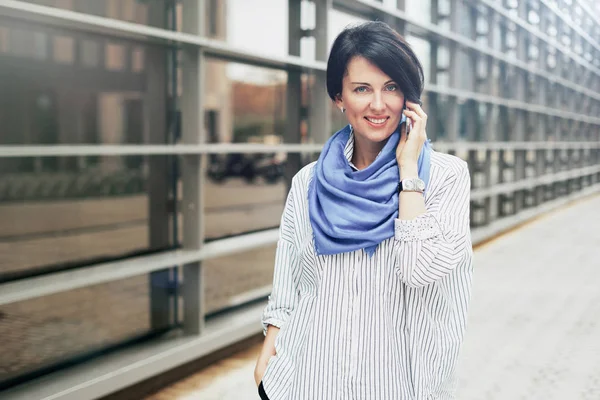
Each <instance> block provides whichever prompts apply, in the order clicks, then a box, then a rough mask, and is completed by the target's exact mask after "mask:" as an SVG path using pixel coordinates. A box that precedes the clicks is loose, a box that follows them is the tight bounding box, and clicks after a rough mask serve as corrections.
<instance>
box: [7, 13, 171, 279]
mask: <svg viewBox="0 0 600 400" xmlns="http://www.w3.org/2000/svg"><path fill="white" fill-rule="evenodd" d="M63 4H66V3H63ZM36 29H37V28H36V26H35V25H33V26H30V27H28V31H24V30H22V29H17V28H14V27H13V26H12V25H11V26H10V27H9V26H5V27H4V29H3V30H2V31H3V32H4V34H5V36H8V37H9V38H10V40H9V44H10V45H11V46H9V47H8V48H6V49H5V50H6V51H4V52H2V53H1V54H0V57H2V60H3V69H6V70H7V73H6V74H3V75H2V76H1V77H0V86H1V87H2V90H1V91H0V126H2V127H3V133H2V135H0V145H7V144H12V145H42V144H144V143H167V142H168V136H169V132H168V130H167V126H168V118H167V113H166V109H167V106H168V104H167V97H166V93H165V89H164V88H165V80H166V79H167V78H166V76H167V71H166V67H163V66H164V64H165V63H164V60H165V57H166V51H167V50H166V49H161V48H156V47H153V48H152V49H151V50H150V49H149V48H147V47H144V46H141V45H139V44H133V43H129V42H125V41H114V40H111V41H110V42H109V41H107V40H106V38H104V37H101V36H90V35H86V36H85V39H84V38H83V37H82V36H80V35H78V34H76V33H60V35H56V34H54V33H46V34H47V35H48V36H47V37H46V38H47V39H48V40H47V42H48V43H53V45H52V47H51V48H52V49H53V51H52V52H47V53H46V57H45V58H40V57H30V54H28V53H26V52H25V51H24V50H22V47H23V46H22V45H23V44H24V43H26V42H27V41H28V40H29V38H30V37H36V35H37V34H38V33H39V32H37V31H36ZM17 44H18V45H19V47H17V48H15V47H14V45H17ZM77 48H79V49H80V50H81V51H76V50H75V49H77ZM113 53H114V54H113ZM40 54H42V53H40ZM128 54H129V55H131V54H137V56H136V57H134V58H133V59H132V58H129V57H128ZM133 60H136V61H135V62H132V61H133ZM146 63H147V64H146ZM134 65H135V66H136V68H135V69H134V68H133V66H134ZM148 65H150V66H151V67H148ZM149 73H152V79H150V78H149ZM161 110H163V112H161ZM169 168H170V162H169V159H167V158H166V157H144V156H126V157H122V156H70V157H26V158H0V170H1V171H2V174H0V218H2V221H3V223H2V224H1V226H0V251H1V254H0V280H6V279H12V278H16V277H19V276H22V275H30V274H37V273H40V272H43V271H47V270H49V269H51V270H54V269H62V268H66V267H72V266H76V265H82V264H87V263H90V262H95V261H100V260H106V259H112V258H119V257H123V256H125V255H128V254H134V253H139V252H146V251H150V250H155V249H159V248H165V247H168V246H169V245H170V242H169V239H168V233H167V234H166V238H165V239H164V240H162V241H161V240H158V241H157V240H154V239H153V240H150V239H149V237H150V236H151V235H150V232H154V231H157V230H158V231H160V230H161V229H165V227H167V228H166V231H167V232H168V221H169V214H168V211H167V206H166V204H167V200H166V198H167V196H168V192H169V183H168V182H169V177H170V175H169ZM154 205H156V207H154ZM151 206H152V209H153V210H156V212H158V213H159V214H160V215H158V214H157V215H152V216H151V215H150V211H149V210H150V208H151ZM150 221H152V223H151V222H150ZM151 225H152V226H151ZM155 236H156V235H155Z"/></svg>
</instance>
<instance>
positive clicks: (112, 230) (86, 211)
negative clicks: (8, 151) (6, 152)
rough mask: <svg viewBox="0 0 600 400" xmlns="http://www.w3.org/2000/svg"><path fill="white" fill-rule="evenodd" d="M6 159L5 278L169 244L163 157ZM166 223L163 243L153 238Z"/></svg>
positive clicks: (1, 250) (0, 207)
mask: <svg viewBox="0 0 600 400" xmlns="http://www.w3.org/2000/svg"><path fill="white" fill-rule="evenodd" d="M0 163H1V164H3V165H2V170H3V172H4V173H3V174H2V175H1V176H0V218H1V219H2V221H3V223H2V224H1V226H0V281H4V280H10V279H15V278H19V277H23V276H28V275H32V274H38V273H42V272H46V271H51V270H59V269H64V268H68V267H73V266H76V265H82V264H89V263H91V262H98V261H102V260H107V259H111V258H120V257H123V256H126V255H131V254H136V253H143V252H146V251H149V250H152V249H161V248H166V247H168V246H169V237H168V231H169V222H168V217H169V216H168V211H167V208H166V202H167V199H166V197H167V195H165V193H164V191H167V192H168V190H169V188H168V186H167V182H166V180H167V173H166V171H165V172H164V173H162V174H161V173H160V168H161V167H163V166H164V164H165V162H164V161H162V160H158V159H156V157H152V159H150V160H149V158H146V157H104V156H102V157H60V158H46V159H44V158H16V159H6V160H4V159H0ZM9 171H10V172H9ZM150 171H154V172H155V176H152V177H150ZM163 179H164V181H163ZM150 209H153V210H157V211H155V212H158V211H160V213H159V214H158V213H157V215H156V216H152V218H151V215H150ZM162 230H165V231H166V232H167V234H166V237H165V238H164V240H163V241H162V242H161V241H160V240H150V236H151V235H150V234H151V233H152V232H154V235H156V233H158V232H161V231H162ZM159 236H162V234H161V235H159Z"/></svg>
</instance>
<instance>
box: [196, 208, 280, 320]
mask: <svg viewBox="0 0 600 400" xmlns="http://www.w3.org/2000/svg"><path fill="white" fill-rule="evenodd" d="M279 218H281V213H279ZM275 250H276V246H275V245H270V246H266V247H261V248H258V249H254V250H250V251H244V252H241V253H236V254H231V255H228V256H224V257H218V258H214V259H210V260H207V261H205V262H203V263H202V267H203V274H204V278H205V279H206V286H205V292H204V293H205V298H206V312H207V313H208V314H211V313H214V312H217V311H219V310H223V309H225V308H229V307H234V306H236V305H238V304H239V303H241V302H243V301H248V300H252V299H253V298H252V296H253V295H254V296H257V297H260V296H261V295H262V296H265V295H266V294H268V292H269V291H268V289H269V288H270V286H271V284H272V283H273V267H274V264H275Z"/></svg>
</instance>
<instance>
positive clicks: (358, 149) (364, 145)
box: [352, 135, 387, 170]
mask: <svg viewBox="0 0 600 400" xmlns="http://www.w3.org/2000/svg"><path fill="white" fill-rule="evenodd" d="M386 142H387V141H386V140H384V141H383V142H380V143H375V142H371V141H369V140H366V139H364V138H361V137H359V136H357V135H354V151H353V153H352V164H354V166H355V167H356V168H358V169H359V170H361V169H365V168H367V167H368V166H369V165H371V164H372V163H373V161H375V159H376V158H377V155H378V154H379V152H381V149H383V147H384V146H385V143H386Z"/></svg>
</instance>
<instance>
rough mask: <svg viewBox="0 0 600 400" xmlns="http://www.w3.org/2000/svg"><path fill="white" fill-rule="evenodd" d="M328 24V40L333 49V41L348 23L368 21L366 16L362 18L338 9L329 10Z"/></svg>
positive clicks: (329, 47)
mask: <svg viewBox="0 0 600 400" xmlns="http://www.w3.org/2000/svg"><path fill="white" fill-rule="evenodd" d="M328 19H329V20H328V26H327V40H328V41H329V46H327V48H328V49H331V46H332V45H333V41H334V40H335V38H336V37H337V35H339V34H340V32H341V31H343V30H344V28H346V27H347V26H348V25H354V24H359V23H361V22H366V21H368V20H367V19H365V18H360V17H357V16H355V15H351V14H347V13H344V12H341V11H338V10H333V9H332V10H329V14H328Z"/></svg>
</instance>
